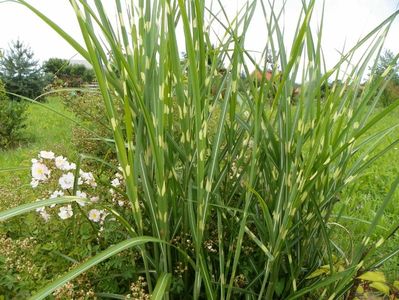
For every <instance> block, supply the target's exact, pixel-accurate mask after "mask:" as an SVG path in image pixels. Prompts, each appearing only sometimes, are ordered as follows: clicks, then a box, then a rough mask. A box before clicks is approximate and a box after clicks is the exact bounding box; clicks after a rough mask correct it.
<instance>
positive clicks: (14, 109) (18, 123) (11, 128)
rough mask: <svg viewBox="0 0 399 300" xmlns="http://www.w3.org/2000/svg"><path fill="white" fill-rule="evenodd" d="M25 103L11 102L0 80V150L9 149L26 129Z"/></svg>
mask: <svg viewBox="0 0 399 300" xmlns="http://www.w3.org/2000/svg"><path fill="white" fill-rule="evenodd" d="M25 111H26V103H24V102H18V101H11V100H10V99H9V98H8V96H7V94H6V92H5V89H4V85H3V83H2V82H1V80H0V150H4V149H6V148H9V147H11V146H13V145H15V144H16V142H18V140H19V139H20V138H21V130H22V129H23V128H25V127H26V124H25V121H26V114H25Z"/></svg>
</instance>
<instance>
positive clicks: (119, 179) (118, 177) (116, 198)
mask: <svg viewBox="0 0 399 300" xmlns="http://www.w3.org/2000/svg"><path fill="white" fill-rule="evenodd" d="M120 170H121V169H120ZM124 184H125V182H124V178H123V175H122V174H121V173H119V172H117V173H115V175H114V178H113V179H112V180H111V186H113V187H114V188H119V189H120V188H121V187H122V186H123V185H124ZM114 188H111V189H109V192H110V194H111V196H112V202H113V203H117V204H118V206H120V207H123V206H125V205H126V204H127V202H126V200H125V199H123V198H122V197H121V195H119V194H118V193H116V192H115V189H114Z"/></svg>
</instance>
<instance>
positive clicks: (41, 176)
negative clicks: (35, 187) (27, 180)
mask: <svg viewBox="0 0 399 300" xmlns="http://www.w3.org/2000/svg"><path fill="white" fill-rule="evenodd" d="M50 173H51V171H50V170H49V169H48V168H47V166H46V165H45V164H42V163H40V162H35V163H33V164H32V178H33V179H34V180H37V181H46V180H47V179H48V178H49V177H50Z"/></svg>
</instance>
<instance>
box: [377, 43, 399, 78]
mask: <svg viewBox="0 0 399 300" xmlns="http://www.w3.org/2000/svg"><path fill="white" fill-rule="evenodd" d="M389 67H390V68H391V70H390V71H389V72H388V74H387V76H389V75H392V80H393V81H394V82H395V83H396V84H399V74H398V71H399V64H398V61H397V60H395V54H394V53H393V52H392V51H391V50H388V49H387V50H385V51H384V52H383V53H382V54H381V55H380V56H379V57H378V58H377V64H376V68H375V70H374V72H375V73H376V74H377V75H382V74H383V73H384V72H385V71H386V70H387V69H388V68H389Z"/></svg>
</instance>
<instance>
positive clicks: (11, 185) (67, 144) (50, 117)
mask: <svg viewBox="0 0 399 300" xmlns="http://www.w3.org/2000/svg"><path fill="white" fill-rule="evenodd" d="M50 109H51V110H50ZM52 110H54V111H57V112H59V113H60V114H63V115H64V116H67V117H68V118H72V119H74V116H73V114H72V113H70V112H69V111H68V110H66V108H65V107H64V105H63V103H62V101H61V100H60V99H59V98H57V97H50V98H49V99H48V100H47V102H46V103H44V104H43V105H36V104H30V105H29V107H28V112H27V115H28V119H27V123H26V125H27V126H26V129H25V131H24V133H23V141H21V142H20V145H19V146H18V147H16V148H15V149H10V150H7V151H0V170H1V169H7V168H21V170H18V171H15V170H13V171H11V172H10V171H6V170H5V171H0V207H1V208H2V209H5V208H10V207H13V206H17V205H19V204H21V203H24V202H27V201H32V200H35V199H34V192H33V191H32V188H31V187H30V185H29V183H30V180H31V178H30V165H31V159H32V158H35V157H36V156H37V154H38V153H39V152H40V151H41V150H51V151H54V152H55V153H57V154H59V155H65V156H68V157H71V158H73V157H74V154H75V151H74V147H73V143H72V127H73V125H74V124H73V122H72V121H70V120H68V119H67V118H65V117H63V116H61V115H59V114H57V113H55V112H54V111H52Z"/></svg>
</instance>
